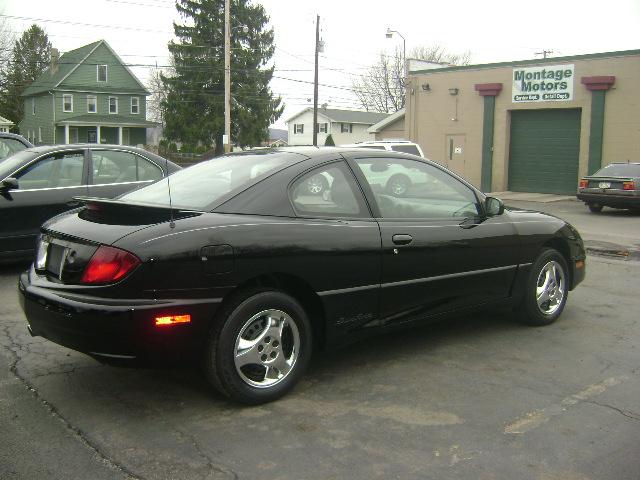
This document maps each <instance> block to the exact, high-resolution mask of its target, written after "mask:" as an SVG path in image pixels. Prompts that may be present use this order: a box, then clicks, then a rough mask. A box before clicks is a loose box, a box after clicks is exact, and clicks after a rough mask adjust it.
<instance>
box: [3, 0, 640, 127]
mask: <svg viewBox="0 0 640 480" xmlns="http://www.w3.org/2000/svg"><path fill="white" fill-rule="evenodd" d="M232 1H233V0H232ZM261 3H262V5H264V7H265V9H266V11H267V13H268V14H269V16H270V18H271V24H272V26H273V27H274V29H275V37H276V54H275V57H274V61H275V65H276V73H275V76H276V77H281V78H276V79H274V81H273V82H272V90H273V91H274V92H275V93H276V94H279V95H281V96H282V97H283V100H284V101H285V103H286V109H285V112H284V114H283V116H282V117H281V118H280V119H279V120H278V122H277V123H276V124H275V126H276V127H280V128H284V127H285V124H284V122H285V120H287V119H288V118H289V117H291V116H292V115H294V114H295V113H296V112H298V111H300V110H302V109H303V108H305V107H307V106H312V105H313V85H312V82H313V52H314V38H315V16H316V14H318V15H320V17H321V19H320V24H321V29H322V38H323V40H324V42H325V51H324V54H323V55H322V56H321V59H320V83H321V84H327V85H332V86H334V87H337V88H329V87H321V88H320V104H323V103H327V104H328V105H329V106H330V107H333V108H358V103H357V100H356V99H355V98H354V97H353V95H352V94H351V92H350V91H349V90H348V89H349V88H350V87H351V82H352V79H353V78H354V77H355V76H356V75H359V74H361V73H363V72H364V71H365V70H366V68H367V67H368V66H369V65H371V64H372V63H373V62H375V59H376V56H377V55H379V53H380V52H381V51H384V52H387V53H390V52H392V51H393V49H394V48H395V47H397V46H402V39H401V38H400V37H397V36H394V38H392V39H387V38H385V31H386V30H387V27H391V28H392V29H393V30H398V31H399V32H401V33H402V34H403V35H404V37H405V38H406V42H407V53H409V52H410V50H411V49H412V48H413V47H417V46H422V45H433V44H439V45H442V46H444V47H445V48H446V49H447V50H448V51H451V52H463V51H466V50H470V51H471V56H472V57H471V58H472V63H488V62H498V61H509V60H521V59H531V58H536V55H535V53H536V52H540V51H542V50H543V49H545V50H553V54H552V56H564V55H574V54H583V53H596V52H607V51H616V50H631V49H639V48H640V0H609V1H607V2H605V3H597V4H595V5H591V4H590V3H589V2H585V1H584V0H564V1H562V2H522V1H520V2H513V1H512V2H506V1H498V0H485V1H482V2H480V1H478V0H458V1H455V0H454V1H451V0H449V1H441V2H433V1H429V0H426V1H425V0H400V1H396V2H379V3H378V2H372V1H370V0H369V1H362V0H322V1H317V2H312V1H300V0H295V1H294V0H262V2H261ZM0 14H3V15H5V18H6V20H7V21H8V22H9V24H10V26H11V29H12V30H13V31H14V32H15V34H16V35H19V34H21V33H22V31H23V30H24V29H25V28H28V26H29V25H30V24H31V23H38V24H39V25H40V26H41V27H43V28H44V29H45V30H46V32H47V33H48V34H49V37H50V40H51V42H52V43H53V45H54V47H57V48H58V49H59V50H61V51H62V52H64V51H67V50H71V49H74V48H77V47H79V46H82V45H85V44H87V43H91V42H93V41H95V40H98V39H105V40H107V42H109V44H110V45H111V46H112V47H113V48H114V50H115V51H116V52H117V53H118V54H119V55H120V56H121V58H122V59H123V60H124V61H125V62H127V63H130V64H133V65H139V66H135V67H132V69H133V70H134V72H135V73H136V75H138V77H139V78H140V79H141V80H142V81H143V82H146V80H147V76H148V72H149V69H150V67H149V66H150V65H156V64H157V65H160V66H162V65H166V64H167V62H168V50H167V47H166V46H167V43H168V42H169V40H170V39H171V38H172V37H173V28H172V22H173V21H179V17H178V14H177V12H176V10H175V7H174V3H173V2H172V1H170V0H57V1H45V0H0ZM7 16H8V17H7ZM11 17H13V18H11ZM15 17H21V18H15ZM232 68H233V65H232ZM292 80H299V82H295V81H292ZM307 82H308V83H307Z"/></svg>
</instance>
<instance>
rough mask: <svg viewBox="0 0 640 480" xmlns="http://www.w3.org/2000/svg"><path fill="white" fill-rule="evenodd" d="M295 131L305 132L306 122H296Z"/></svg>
mask: <svg viewBox="0 0 640 480" xmlns="http://www.w3.org/2000/svg"><path fill="white" fill-rule="evenodd" d="M293 133H304V123H294V124H293Z"/></svg>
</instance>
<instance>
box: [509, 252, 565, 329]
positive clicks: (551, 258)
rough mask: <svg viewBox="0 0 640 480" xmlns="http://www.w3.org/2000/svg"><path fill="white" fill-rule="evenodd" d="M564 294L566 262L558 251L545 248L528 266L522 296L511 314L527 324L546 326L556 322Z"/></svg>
mask: <svg viewBox="0 0 640 480" xmlns="http://www.w3.org/2000/svg"><path fill="white" fill-rule="evenodd" d="M568 295H569V269H568V267H567V262H566V261H565V259H564V257H563V256H562V255H561V254H560V252H558V251H557V250H554V249H552V248H546V249H544V250H543V251H542V252H541V253H540V255H539V256H538V258H537V260H536V261H535V262H534V264H533V265H532V266H531V270H530V272H529V278H528V279H527V283H526V286H525V292H524V297H523V299H522V302H521V304H520V305H518V307H517V308H516V309H515V315H516V316H517V318H518V320H520V321H522V322H523V323H526V324H529V325H538V326H540V325H548V324H550V323H553V322H555V321H556V320H557V319H558V317H559V316H560V314H561V313H562V311H563V310H564V306H565V305H566V303H567V297H568Z"/></svg>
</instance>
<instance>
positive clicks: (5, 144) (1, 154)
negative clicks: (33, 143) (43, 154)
mask: <svg viewBox="0 0 640 480" xmlns="http://www.w3.org/2000/svg"><path fill="white" fill-rule="evenodd" d="M25 148H27V147H26V146H25V145H24V144H23V143H22V142H20V141H18V140H16V139H15V138H0V160H4V159H5V158H7V157H8V156H10V155H13V154H14V153H16V152H19V151H20V150H24V149H25Z"/></svg>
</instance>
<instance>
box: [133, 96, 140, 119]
mask: <svg viewBox="0 0 640 480" xmlns="http://www.w3.org/2000/svg"><path fill="white" fill-rule="evenodd" d="M131 113H132V114H134V115H137V114H138V113H140V98H138V97H131Z"/></svg>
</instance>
